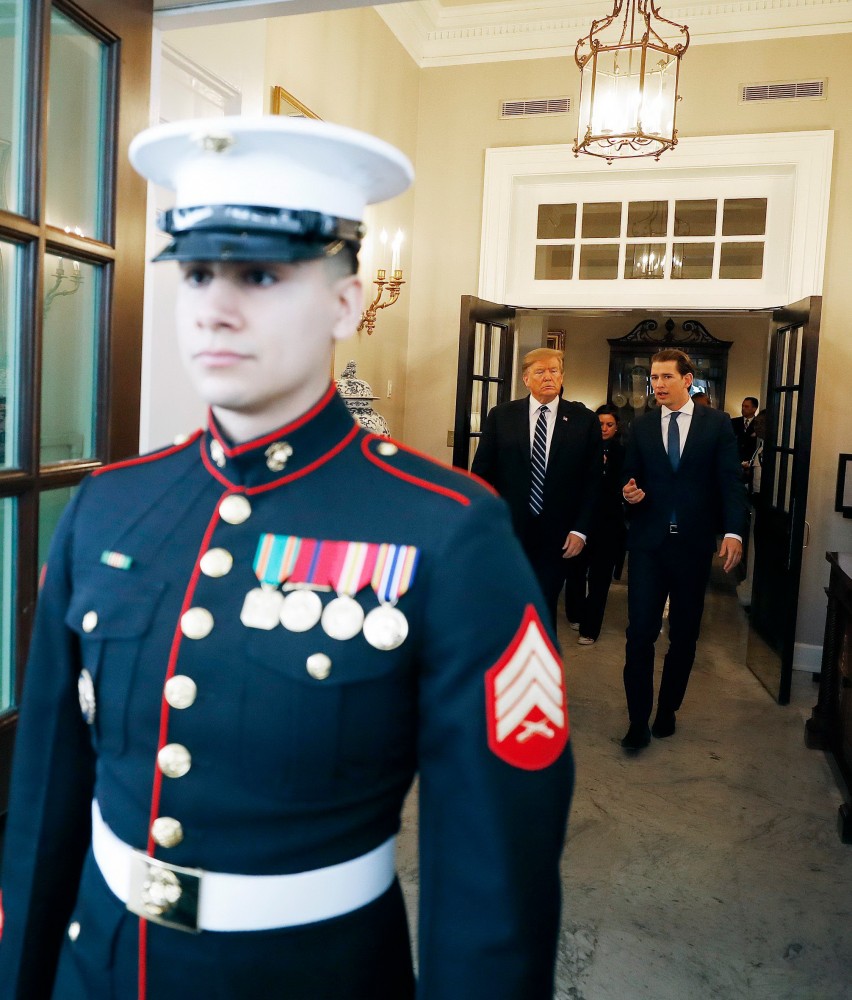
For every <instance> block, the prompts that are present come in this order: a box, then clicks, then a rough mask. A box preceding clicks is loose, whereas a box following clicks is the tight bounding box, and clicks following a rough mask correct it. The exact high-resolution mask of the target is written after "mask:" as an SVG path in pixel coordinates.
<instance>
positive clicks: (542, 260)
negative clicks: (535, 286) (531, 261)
mask: <svg viewBox="0 0 852 1000" xmlns="http://www.w3.org/2000/svg"><path fill="white" fill-rule="evenodd" d="M573 273H574V246H573V244H571V243H568V244H564V245H559V244H557V245H556V246H537V247H536V248H535V280H536V281H567V280H568V279H569V278H571V276H572V275H573Z"/></svg>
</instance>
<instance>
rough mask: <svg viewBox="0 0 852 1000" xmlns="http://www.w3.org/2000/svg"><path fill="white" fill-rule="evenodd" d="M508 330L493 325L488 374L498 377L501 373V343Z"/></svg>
mask: <svg viewBox="0 0 852 1000" xmlns="http://www.w3.org/2000/svg"><path fill="white" fill-rule="evenodd" d="M505 333H506V331H505V330H504V329H503V328H502V327H500V326H492V327H491V357H490V359H489V365H488V374H489V375H491V376H492V377H493V378H496V377H497V376H498V375H499V374H500V345H501V343H502V341H503V337H504V335H505Z"/></svg>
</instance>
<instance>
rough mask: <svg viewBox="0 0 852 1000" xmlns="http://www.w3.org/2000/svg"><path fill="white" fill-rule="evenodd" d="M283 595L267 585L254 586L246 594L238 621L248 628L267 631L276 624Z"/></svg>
mask: <svg viewBox="0 0 852 1000" xmlns="http://www.w3.org/2000/svg"><path fill="white" fill-rule="evenodd" d="M283 603H284V595H283V594H282V593H281V591H280V590H274V589H272V588H270V587H268V586H265V587H255V588H254V590H250V591H249V592H248V593H247V594H246V599H245V600H244V601H243V609H242V611H241V612H240V621H241V622H242V623H243V625H246V626H248V628H262V629H265V630H266V631H267V632H268V631H270V630H271V629H274V628H275V626H276V625H277V624H278V622H279V620H280V618H279V616H280V614H281V605H282V604H283Z"/></svg>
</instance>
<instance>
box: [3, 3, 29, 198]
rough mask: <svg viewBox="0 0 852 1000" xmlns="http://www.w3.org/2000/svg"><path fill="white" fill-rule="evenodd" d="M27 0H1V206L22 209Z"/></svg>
mask: <svg viewBox="0 0 852 1000" xmlns="http://www.w3.org/2000/svg"><path fill="white" fill-rule="evenodd" d="M27 6H28V5H27V3H26V0H12V2H9V0H6V2H0V208H5V209H8V210H9V211H10V212H20V211H21V208H22V207H21V205H20V202H19V197H18V195H19V192H18V187H19V182H18V178H19V169H18V168H19V162H20V157H21V126H22V121H23V118H24V86H23V83H24V80H23V77H24V65H25V63H24V52H23V41H24V22H25V19H26V8H27Z"/></svg>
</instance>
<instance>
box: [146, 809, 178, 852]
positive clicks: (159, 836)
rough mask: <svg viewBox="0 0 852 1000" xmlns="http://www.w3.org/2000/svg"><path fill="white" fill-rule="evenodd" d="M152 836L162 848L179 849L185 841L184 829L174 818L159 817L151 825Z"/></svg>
mask: <svg viewBox="0 0 852 1000" xmlns="http://www.w3.org/2000/svg"><path fill="white" fill-rule="evenodd" d="M151 836H152V837H153V838H154V843H155V844H159V845H160V847H177V845H178V844H179V843H180V842H181V841H182V840H183V827H182V826H181V825H180V823H179V822H178V821H177V820H176V819H174V818H173V817H172V816H158V817H157V818H156V819H155V820H154V822H153V823H152V824H151Z"/></svg>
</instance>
